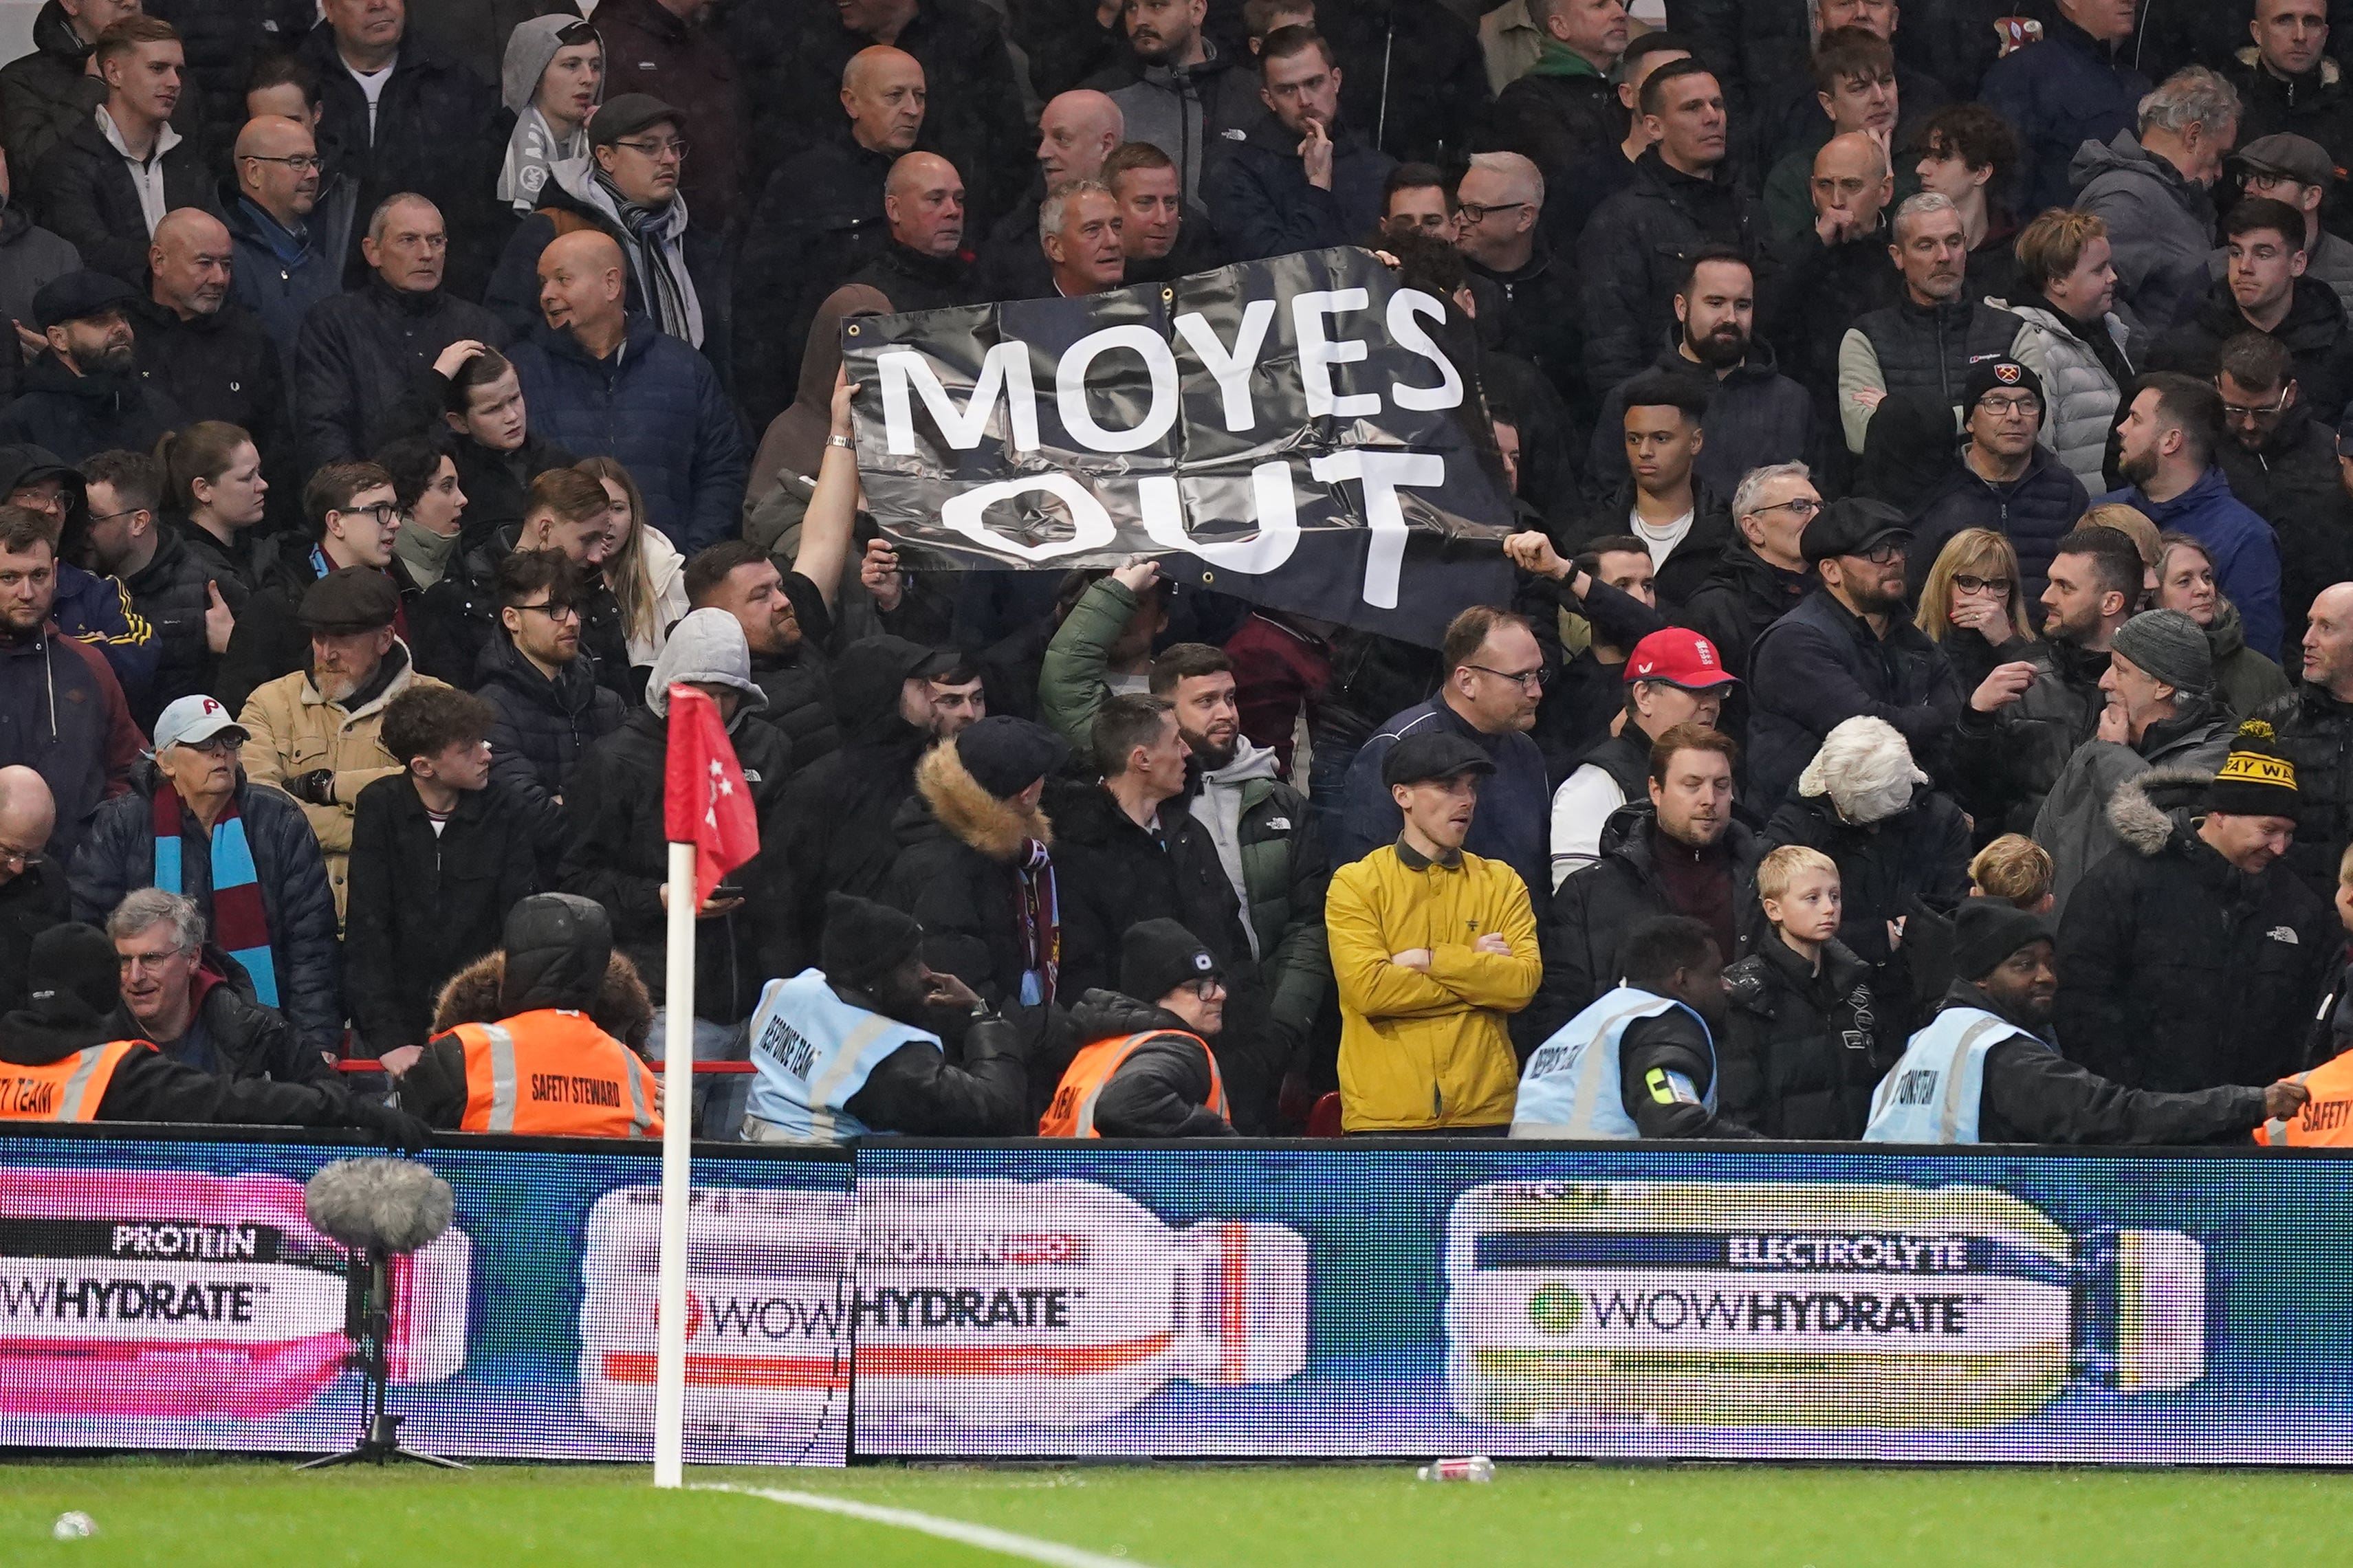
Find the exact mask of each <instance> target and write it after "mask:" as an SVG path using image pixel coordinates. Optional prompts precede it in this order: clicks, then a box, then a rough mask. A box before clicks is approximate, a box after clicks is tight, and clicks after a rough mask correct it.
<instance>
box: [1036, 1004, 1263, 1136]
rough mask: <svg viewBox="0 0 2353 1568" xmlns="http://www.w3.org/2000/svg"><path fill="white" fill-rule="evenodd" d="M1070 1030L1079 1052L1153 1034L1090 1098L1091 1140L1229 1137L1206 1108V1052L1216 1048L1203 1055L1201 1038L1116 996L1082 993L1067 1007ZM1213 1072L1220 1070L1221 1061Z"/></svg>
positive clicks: (1167, 1016) (1172, 1018) (1171, 1018)
mask: <svg viewBox="0 0 2353 1568" xmlns="http://www.w3.org/2000/svg"><path fill="white" fill-rule="evenodd" d="M1071 1031H1072V1032H1073V1034H1074V1035H1075V1036H1076V1037H1077V1039H1078V1041H1079V1044H1080V1045H1081V1046H1082V1047H1085V1046H1091V1045H1093V1044H1094V1043H1095V1042H1096V1041H1098V1040H1116V1039H1123V1038H1124V1037H1127V1036H1129V1035H1141V1034H1144V1033H1146V1032H1147V1031H1150V1032H1152V1034H1153V1037H1152V1038H1151V1039H1148V1040H1145V1041H1142V1042H1140V1043H1139V1044H1138V1045H1137V1046H1136V1047H1135V1048H1134V1049H1133V1050H1131V1051H1130V1052H1128V1054H1127V1057H1126V1059H1125V1060H1124V1061H1122V1062H1121V1063H1120V1064H1119V1069H1118V1070H1117V1071H1116V1072H1114V1073H1113V1074H1112V1075H1111V1078H1110V1080H1109V1081H1108V1082H1106V1083H1105V1084H1104V1085H1103V1093H1102V1094H1101V1095H1100V1096H1098V1097H1097V1098H1096V1100H1095V1132H1096V1133H1097V1135H1098V1136H1101V1137H1104V1138H1230V1137H1231V1136H1233V1131H1234V1130H1233V1128H1232V1126H1231V1125H1230V1124H1229V1123H1228V1122H1227V1121H1226V1119H1225V1118H1224V1117H1222V1116H1219V1114H1218V1113H1217V1112H1216V1111H1214V1110H1210V1109H1209V1105H1208V1100H1209V1081H1210V1080H1209V1054H1210V1051H1214V1050H1216V1049H1217V1045H1216V1042H1208V1044H1209V1051H1204V1050H1203V1049H1202V1048H1201V1047H1202V1045H1203V1044H1204V1042H1203V1041H1202V1039H1201V1037H1199V1036H1198V1035H1196V1034H1194V1033H1193V1032H1192V1026H1191V1025H1189V1024H1187V1023H1186V1022H1185V1020H1184V1019H1182V1018H1179V1017H1177V1016H1176V1015H1175V1014H1174V1013H1168V1012H1164V1011H1162V1010H1161V1009H1160V1008H1158V1007H1156V1006H1154V1005H1152V1004H1151V1003H1149V1002H1139V1001H1137V1000H1135V998H1134V997H1133V996H1123V995H1121V994H1119V993H1118V992H1116V991H1090V992H1088V993H1087V994H1085V995H1083V996H1082V997H1080V998H1079V1002H1078V1005H1077V1006H1075V1007H1072V1008H1071ZM1220 1038H1222V1036H1221V1037H1220ZM1224 1070H1225V1069H1224V1067H1223V1064H1222V1061H1221V1062H1220V1065H1219V1071H1220V1072H1223V1071H1224Z"/></svg>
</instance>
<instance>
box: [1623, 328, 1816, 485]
mask: <svg viewBox="0 0 2353 1568" xmlns="http://www.w3.org/2000/svg"><path fill="white" fill-rule="evenodd" d="M1682 343H1683V333H1682V331H1680V330H1679V329H1678V330H1676V331H1672V332H1671V333H1670V334H1669V338H1668V342H1667V344H1666V346H1665V347H1664V348H1662V349H1661V350H1660V351H1659V357H1658V358H1656V359H1654V360H1652V361H1651V365H1650V368H1651V369H1652V370H1663V371H1671V372H1673V373H1674V374H1679V375H1683V376H1686V377H1688V378H1690V379H1691V381H1692V382H1693V383H1694V384H1697V385H1699V386H1701V387H1704V389H1705V390H1706V393H1707V416H1706V420H1705V428H1706V431H1707V441H1706V443H1705V445H1704V446H1702V447H1700V450H1699V456H1698V457H1696V458H1693V459H1692V473H1693V474H1694V477H1696V478H1697V479H1699V480H1700V481H1701V482H1702V483H1704V485H1706V486H1707V488H1708V489H1711V490H1713V491H1715V494H1717V495H1718V496H1726V497H1728V496H1730V495H1732V494H1733V493H1734V492H1735V491H1736V490H1738V489H1740V481H1741V480H1742V479H1746V478H1747V477H1748V470H1749V469H1751V468H1763V467H1764V466H1765V465H1767V463H1786V462H1788V460H1789V459H1790V458H1808V459H1812V458H1818V457H1819V456H1820V454H1819V452H1818V450H1817V440H1818V435H1817V432H1816V430H1815V428H1814V400H1813V398H1812V397H1811V396H1810V395H1808V393H1807V391H1806V389H1805V388H1804V387H1802V386H1799V384H1797V383H1796V382H1794V381H1792V380H1790V379H1789V378H1788V376H1786V375H1784V374H1781V369H1780V362H1779V361H1778V359H1777V358H1776V357H1775V356H1774V353H1773V345H1772V344H1770V343H1768V342H1766V341H1765V340H1764V339H1762V338H1751V339H1749V340H1748V353H1747V355H1746V357H1745V358H1744V359H1742V360H1741V362H1740V363H1738V364H1736V365H1735V366H1733V367H1732V369H1731V371H1730V372H1729V373H1728V374H1725V375H1721V376H1719V375H1717V374H1715V372H1714V371H1712V370H1709V369H1708V368H1706V367H1705V366H1704V365H1701V364H1696V363H1694V362H1692V361H1690V360H1687V359H1685V358H1684V357H1683V352H1682ZM1625 436H1626V384H1625V383H1620V384H1618V385H1617V386H1613V387H1611V388H1610V389H1609V395H1608V396H1606V397H1604V398H1603V399H1602V400H1601V416H1600V417H1599V419H1598V420H1596V421H1595V422H1594V426H1593V440H1592V442H1591V444H1590V448H1589V453H1588V458H1587V463H1586V470H1585V471H1586V484H1587V487H1588V489H1600V488H1601V487H1603V486H1607V485H1615V484H1619V483H1620V482H1622V481H1623V480H1625V479H1627V478H1628V476H1629V474H1630V469H1629V468H1627V466H1626V439H1625Z"/></svg>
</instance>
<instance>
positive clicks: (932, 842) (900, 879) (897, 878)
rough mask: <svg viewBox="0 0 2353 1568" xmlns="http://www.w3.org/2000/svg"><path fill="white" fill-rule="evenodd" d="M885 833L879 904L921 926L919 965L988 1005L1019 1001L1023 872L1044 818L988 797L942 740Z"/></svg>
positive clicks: (1045, 829)
mask: <svg viewBox="0 0 2353 1568" xmlns="http://www.w3.org/2000/svg"><path fill="white" fill-rule="evenodd" d="M891 829H892V833H893V835H894V836H896V837H897V838H898V841H899V845H900V848H899V858H898V859H897V860H896V861H895V862H894V863H893V864H892V868H891V878H890V880H889V882H888V883H887V884H885V886H884V888H883V897H884V899H885V900H887V901H888V902H890V903H892V904H895V905H896V906H898V907H899V908H900V909H902V910H906V911H907V912H908V913H909V914H911V915H913V916H914V917H915V920H916V921H917V923H919V924H921V925H922V926H923V962H924V963H928V964H930V965H931V966H932V967H933V968H934V969H936V970H938V971H939V972H940V973H944V974H953V975H955V976H956V977H957V978H958V979H960V980H962V981H963V982H964V983H965V984H967V985H969V986H971V987H972V988H973V989H974V990H975V991H976V992H978V993H979V994H980V997H981V1000H982V1001H984V1002H987V1004H988V1005H990V1006H992V1007H995V1006H1001V1005H1005V1004H1006V1003H1008V1002H1018V1001H1019V1000H1020V999H1021V981H1022V977H1023V976H1024V975H1025V974H1026V973H1029V965H1028V963H1027V961H1026V958H1025V956H1024V953H1023V947H1022V942H1021V927H1020V920H1019V910H1020V907H1021V899H1022V889H1021V868H1022V865H1023V862H1024V860H1025V859H1026V858H1027V857H1028V855H1029V846H1030V844H1031V843H1032V842H1033V841H1034V842H1037V843H1039V844H1048V845H1050V844H1051V843H1052V841H1053V837H1054V830H1053V826H1052V825H1051V824H1050V823H1049V822H1048V821H1047V820H1046V815H1045V813H1044V812H1042V811H1039V809H1037V808H1036V807H1034V806H1031V807H1028V808H1025V807H1023V806H1022V805H1020V803H1019V802H1018V801H1014V800H1001V799H999V798H998V797H997V796H996V795H991V794H989V793H988V791H987V789H985V788H983V787H982V786H981V784H980V782H979V781H978V780H977V779H975V778H974V777H973V776H972V774H971V773H969V772H967V771H966V770H965V765H964V763H963V761H962V760H961V759H960V758H959V757H958V756H957V754H956V749H955V746H954V745H953V744H950V743H942V744H940V745H936V746H934V747H933V748H932V749H931V750H930V751H929V752H925V753H924V754H923V761H922V763H919V764H917V766H916V769H915V793H914V794H913V795H910V796H908V798H907V799H906V800H905V801H903V802H902V803H901V805H900V806H899V811H898V815H897V816H895V817H893V818H892V823H891ZM1044 1000H1046V1001H1052V1000H1053V998H1052V997H1051V996H1048V997H1046V998H1044Z"/></svg>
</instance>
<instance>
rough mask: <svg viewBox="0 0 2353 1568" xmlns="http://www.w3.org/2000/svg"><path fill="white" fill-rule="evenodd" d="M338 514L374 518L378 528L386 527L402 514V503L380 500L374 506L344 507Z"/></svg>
mask: <svg viewBox="0 0 2353 1568" xmlns="http://www.w3.org/2000/svg"><path fill="white" fill-rule="evenodd" d="M337 515H338V516H341V517H366V518H373V519H375V525H376V526H377V527H378V528H386V527H389V526H390V525H391V523H392V521H393V520H394V519H395V518H397V517H398V516H399V515H400V505H399V503H398V502H397V501H388V500H380V501H378V502H376V503H375V505H374V506H347V507H344V508H343V510H341V511H340V512H339V513H337Z"/></svg>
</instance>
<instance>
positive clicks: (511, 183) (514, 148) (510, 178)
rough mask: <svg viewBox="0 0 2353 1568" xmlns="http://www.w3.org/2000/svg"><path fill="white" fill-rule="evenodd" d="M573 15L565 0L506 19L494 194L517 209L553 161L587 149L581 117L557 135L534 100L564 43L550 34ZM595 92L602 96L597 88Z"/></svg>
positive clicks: (532, 200)
mask: <svg viewBox="0 0 2353 1568" xmlns="http://www.w3.org/2000/svg"><path fill="white" fill-rule="evenodd" d="M537 3H538V0H533V4H537ZM579 21H580V18H579V17H578V16H576V15H574V14H573V12H572V10H571V7H570V5H568V4H565V5H564V8H563V9H561V10H558V11H555V12H554V14H552V15H546V16H528V17H525V18H524V19H523V20H522V21H520V22H515V23H512V24H511V27H512V30H511V31H509V32H508V33H507V34H506V53H505V56H504V57H503V58H501V60H500V62H499V104H500V107H501V108H502V109H504V110H506V111H507V113H508V114H509V115H510V116H512V120H513V122H514V129H513V130H512V131H511V132H508V133H507V156H506V163H504V165H503V166H501V169H500V170H499V199H500V200H501V201H502V202H505V203H507V204H508V205H511V206H512V207H513V208H514V210H515V211H517V212H529V211H531V209H532V208H533V206H534V205H537V204H538V201H539V195H540V192H541V191H542V190H543V188H544V187H545V186H546V184H547V182H548V174H549V171H550V170H551V169H552V168H553V166H554V165H555V164H558V163H572V162H575V161H577V160H584V159H586V158H587V157H588V156H589V155H590V154H589V150H588V126H587V123H586V121H583V122H581V123H580V124H579V125H576V126H575V127H574V128H573V131H572V134H571V135H570V136H568V137H565V138H564V139H562V140H560V141H559V140H558V139H557V137H556V134H555V131H554V127H553V126H551V125H549V124H548V122H547V116H545V115H544V114H542V113H541V112H540V111H539V105H538V103H537V102H536V101H535V100H537V99H538V97H539V80H540V78H542V77H543V76H545V75H546V74H547V66H548V62H549V61H551V60H553V59H554V58H555V57H556V55H557V54H558V53H560V52H561V51H562V50H563V47H564V45H563V43H562V41H561V40H559V39H558V38H557V37H556V34H557V33H559V32H561V31H563V30H564V29H565V28H566V27H571V26H577V25H578V24H579ZM491 47H493V48H495V47H497V42H496V40H495V39H493V40H491ZM598 97H599V98H600V99H601V98H602V97H603V94H602V92H601V91H600V92H599V93H598ZM622 254H623V255H625V256H626V255H627V254H628V252H627V251H626V250H624V251H623V252H622Z"/></svg>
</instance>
